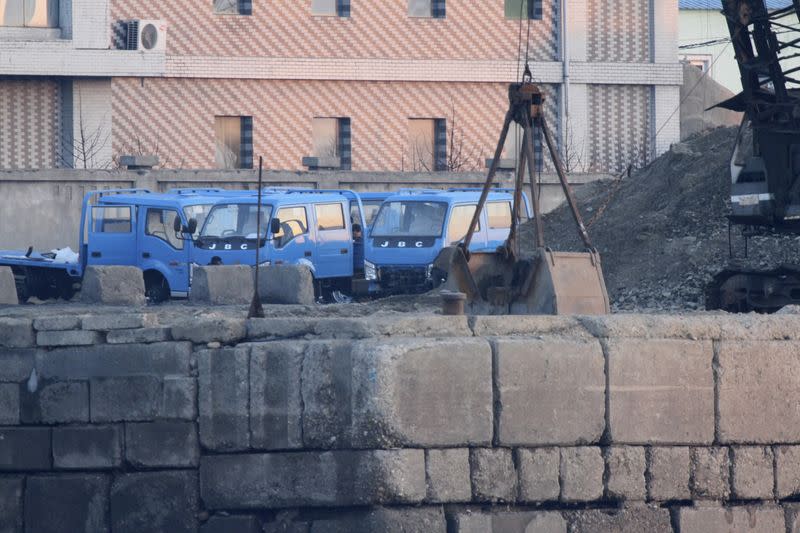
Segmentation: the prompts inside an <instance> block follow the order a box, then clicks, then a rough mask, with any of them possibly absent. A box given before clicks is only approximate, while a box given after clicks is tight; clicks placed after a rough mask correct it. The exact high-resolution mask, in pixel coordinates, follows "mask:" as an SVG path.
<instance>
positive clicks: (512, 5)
mask: <svg viewBox="0 0 800 533" xmlns="http://www.w3.org/2000/svg"><path fill="white" fill-rule="evenodd" d="M505 13H506V18H507V19H516V20H519V19H520V18H523V19H533V20H541V19H542V0H505Z"/></svg>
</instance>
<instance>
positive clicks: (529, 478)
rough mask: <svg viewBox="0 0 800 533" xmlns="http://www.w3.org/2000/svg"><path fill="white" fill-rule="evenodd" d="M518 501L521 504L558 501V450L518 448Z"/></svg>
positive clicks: (559, 460) (559, 459)
mask: <svg viewBox="0 0 800 533" xmlns="http://www.w3.org/2000/svg"><path fill="white" fill-rule="evenodd" d="M515 453H516V454H517V460H516V463H517V470H518V473H519V500H520V501H521V502H530V503H534V502H549V501H555V500H558V496H559V493H560V491H561V486H560V482H559V464H560V462H561V455H560V453H559V450H558V448H534V449H530V450H528V449H525V448H518V449H517V450H515Z"/></svg>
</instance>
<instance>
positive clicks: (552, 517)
mask: <svg viewBox="0 0 800 533" xmlns="http://www.w3.org/2000/svg"><path fill="white" fill-rule="evenodd" d="M448 518H449V522H450V524H452V528H453V529H452V533H567V521H566V520H565V519H564V517H563V516H561V513H559V512H556V511H553V512H542V511H534V512H531V511H494V512H491V513H489V512H475V511H472V510H466V511H457V512H454V513H451V514H449V517H448Z"/></svg>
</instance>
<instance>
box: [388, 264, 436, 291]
mask: <svg viewBox="0 0 800 533" xmlns="http://www.w3.org/2000/svg"><path fill="white" fill-rule="evenodd" d="M378 279H379V280H380V282H379V283H380V286H381V289H383V290H387V291H394V290H397V291H399V290H402V291H409V292H412V291H418V292H423V291H426V290H428V289H430V288H431V287H429V283H428V279H427V276H426V268H425V267H380V268H379V269H378Z"/></svg>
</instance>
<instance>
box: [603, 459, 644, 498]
mask: <svg viewBox="0 0 800 533" xmlns="http://www.w3.org/2000/svg"><path fill="white" fill-rule="evenodd" d="M605 458H606V470H607V484H606V487H607V495H608V497H609V498H611V499H614V500H642V501H643V500H645V499H647V485H646V483H645V471H646V470H647V459H646V457H645V449H644V448H643V447H638V446H612V447H610V448H607V449H606V453H605Z"/></svg>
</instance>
